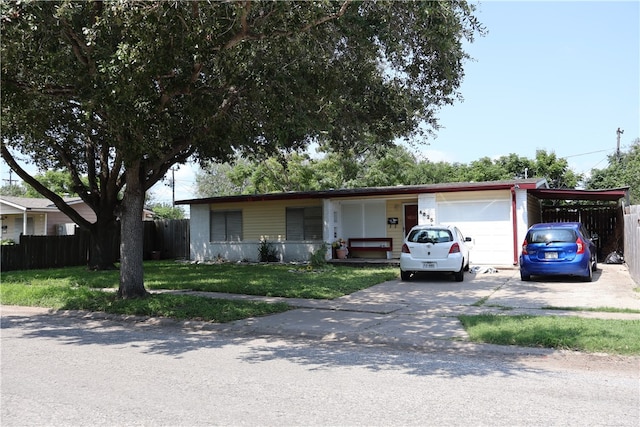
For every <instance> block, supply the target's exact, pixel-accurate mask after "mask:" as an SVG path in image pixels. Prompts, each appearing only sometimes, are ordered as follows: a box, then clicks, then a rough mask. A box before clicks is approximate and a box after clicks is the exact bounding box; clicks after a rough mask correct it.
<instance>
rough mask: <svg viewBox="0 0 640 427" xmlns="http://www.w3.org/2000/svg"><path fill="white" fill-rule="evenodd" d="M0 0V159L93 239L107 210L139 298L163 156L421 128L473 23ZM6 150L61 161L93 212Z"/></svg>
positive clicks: (282, 9)
mask: <svg viewBox="0 0 640 427" xmlns="http://www.w3.org/2000/svg"><path fill="white" fill-rule="evenodd" d="M0 8H1V11H2V18H1V19H2V23H1V25H2V28H1V29H2V57H1V62H2V65H1V66H2V81H1V83H2V141H1V144H2V147H1V149H2V155H3V157H4V158H5V160H6V161H7V163H8V164H9V166H10V167H11V168H12V169H13V170H15V171H16V173H17V174H18V175H19V176H20V177H21V178H22V179H23V180H24V181H25V182H26V183H28V184H29V185H31V186H33V187H34V188H35V189H36V190H37V191H38V192H40V193H41V194H43V195H44V196H46V197H48V198H50V199H51V200H52V201H53V202H54V203H55V204H56V206H58V208H60V210H61V211H63V212H64V213H66V214H67V215H68V216H69V217H70V218H71V219H73V220H74V221H76V222H77V223H78V224H79V225H80V226H81V227H85V228H88V229H89V230H91V232H92V235H95V236H96V239H97V241H102V237H104V236H101V235H100V233H104V232H105V230H106V233H110V230H111V227H113V224H114V223H115V219H116V217H119V218H120V221H121V236H122V241H121V246H120V261H121V265H120V288H119V295H121V296H122V297H124V298H129V297H138V296H144V295H146V289H145V287H144V282H143V277H144V275H143V266H142V222H141V218H142V208H143V203H144V196H145V192H146V191H147V190H148V189H149V188H150V187H151V186H152V185H153V184H154V183H155V182H157V181H158V180H159V179H161V178H162V177H163V176H164V174H165V173H166V172H167V171H168V170H169V168H170V167H171V166H172V165H174V164H176V163H182V162H185V161H186V160H187V159H188V158H190V157H193V158H195V159H196V160H210V159H214V160H222V161H224V160H227V159H228V158H229V157H230V156H232V155H233V154H235V153H237V152H242V153H243V154H244V155H245V156H248V157H260V156H264V155H268V154H270V153H272V152H274V151H276V150H296V149H299V148H302V147H304V146H305V145H306V144H308V143H309V142H310V141H316V142H320V143H322V144H327V145H329V146H332V147H334V148H336V149H338V150H339V149H341V148H352V147H353V144H354V141H366V142H367V144H377V145H380V146H384V145H388V144H390V143H391V141H392V140H393V139H394V138H396V137H398V136H409V135H411V134H412V133H413V132H414V131H415V130H416V129H419V127H418V124H420V123H425V122H426V123H427V124H428V125H431V126H432V127H434V126H437V124H436V114H435V113H436V112H437V110H438V109H439V108H440V107H441V106H442V105H444V104H449V103H452V102H453V101H455V100H456V98H457V96H458V93H457V88H458V87H459V85H460V83H461V79H462V77H463V67H462V66H463V62H464V59H465V58H466V54H465V52H464V50H463V48H462V44H463V41H464V39H467V40H470V41H471V40H472V39H473V37H474V35H475V34H477V33H478V32H482V28H481V26H480V24H479V23H478V22H477V20H476V19H475V17H474V16H473V7H472V6H470V5H468V4H467V3H466V2H464V1H446V2H444V1H442V2H440V1H433V2H423V1H416V2H396V1H376V2H373V1H368V2H354V1H350V0H341V1H322V2H271V1H248V0H246V1H228V2H208V1H202V2H196V1H192V2H186V1H185V2H178V1H175V2H169V1H126V0H121V1H92V2H77V1H58V2H40V1H21V2H17V1H16V2H10V1H5V2H2V3H0ZM363 135H366V138H364V137H361V136H363ZM16 155H24V156H26V157H27V158H28V159H30V160H31V161H33V162H34V163H36V164H37V166H38V167H39V168H40V169H58V168H64V169H66V170H68V171H69V172H70V173H71V175H72V177H73V180H74V186H75V187H74V189H75V190H76V192H77V193H78V195H79V196H80V197H82V199H83V200H85V202H87V204H88V205H89V206H91V207H92V208H93V209H94V211H95V212H96V214H97V217H98V219H97V222H96V223H95V224H89V223H87V222H86V221H85V220H83V219H82V218H81V217H80V216H79V215H78V214H77V213H76V212H75V211H74V210H73V209H72V208H71V207H70V206H68V205H66V204H65V203H64V201H63V200H62V198H61V197H59V196H57V195H56V194H55V193H53V192H51V191H50V190H49V189H48V188H47V187H45V186H44V185H42V184H41V183H40V182H38V181H37V180H35V179H34V178H33V177H31V176H30V175H29V174H28V173H27V172H26V171H25V170H24V169H23V168H21V167H20V164H19V163H18V162H17V161H15V159H14V156H16ZM83 175H86V176H87V178H88V182H87V183H83V182H82V180H81V179H80V177H81V176H83ZM120 194H122V196H119V195H120Z"/></svg>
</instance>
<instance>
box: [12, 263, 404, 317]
mask: <svg viewBox="0 0 640 427" xmlns="http://www.w3.org/2000/svg"><path fill="white" fill-rule="evenodd" d="M144 268H145V285H146V287H147V289H148V290H154V289H172V290H187V289H189V290H194V291H208V292H226V293H236V294H246V295H263V296H279V297H286V298H320V299H332V298H337V297H340V296H343V295H346V294H349V293H352V292H355V291H357V290H360V289H364V288H368V287H370V286H373V285H375V284H378V283H381V282H384V281H386V280H391V279H393V278H395V277H396V275H397V271H396V269H392V268H371V269H370V268H350V267H331V266H327V267H325V268H323V269H312V268H307V267H306V266H291V265H281V264H258V265H239V264H212V265H208V264H188V263H176V262H173V261H149V262H145V265H144ZM118 280H119V272H118V271H89V270H87V269H86V268H85V267H69V268H58V269H49V270H29V271H15V272H13V271H12V272H6V273H2V280H1V283H0V303H2V304H6V305H25V306H38V307H50V308H53V309H58V310H88V311H102V312H106V313H116V314H129V315H141V316H154V317H157V316H162V317H172V318H176V319H195V320H205V321H212V322H228V321H232V320H237V319H243V318H247V317H256V316H263V315H267V314H273V313H279V312H282V311H286V310H288V309H289V307H288V305H287V304H285V303H277V304H269V303H264V302H255V301H237V300H233V301H232V300H224V299H211V298H204V297H197V296H191V295H170V294H154V295H152V296H150V297H149V298H145V299H139V300H120V299H117V298H116V296H115V292H105V291H102V290H100V289H101V288H102V289H106V288H112V289H114V290H115V289H117V287H118Z"/></svg>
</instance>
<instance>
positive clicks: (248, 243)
mask: <svg viewBox="0 0 640 427" xmlns="http://www.w3.org/2000/svg"><path fill="white" fill-rule="evenodd" d="M571 191H572V193H571V197H567V198H578V196H579V194H578V193H580V190H571ZM583 191H585V190H583ZM610 191H613V190H610ZM562 192H563V190H553V189H549V188H548V184H547V181H546V180H545V179H538V178H536V179H518V180H506V181H491V182H467V183H446V184H433V185H409V186H395V187H371V188H357V189H339V190H325V191H308V192H286V193H270V194H255V195H238V196H226V197H212V198H202V199H192V200H181V201H176V204H177V205H190V212H191V215H190V217H191V224H190V228H191V231H190V233H191V236H190V238H191V248H190V254H191V255H190V256H191V259H192V260H199V261H206V260H214V259H217V258H222V259H225V260H229V261H239V260H250V261H255V260H258V259H259V255H258V248H259V246H260V242H261V241H263V240H266V241H267V242H270V243H271V244H273V246H274V247H275V249H276V250H277V251H278V254H279V257H280V260H282V261H285V262H287V261H303V260H305V261H306V260H308V259H309V254H310V253H311V252H314V251H315V250H317V249H318V248H320V247H321V246H322V245H323V244H331V243H332V242H335V241H337V240H340V239H342V240H344V241H345V242H347V244H348V246H349V252H350V255H349V256H352V257H362V258H375V257H378V258H399V256H400V251H401V248H402V243H403V240H404V236H405V234H406V233H407V232H408V231H409V230H410V229H411V227H413V226H414V225H416V224H452V225H456V226H457V227H458V228H459V229H460V230H461V232H462V233H463V234H464V235H465V236H467V237H471V238H472V239H473V242H472V244H473V248H472V251H471V255H470V258H471V263H473V264H489V265H501V266H504V265H514V264H517V262H518V255H519V253H520V246H521V244H522V241H523V240H524V236H525V234H526V232H527V229H528V228H529V226H530V225H533V224H535V223H537V222H541V221H542V205H541V202H540V200H541V199H544V198H554V197H562V196H561V194H562ZM585 192H586V193H588V194H589V196H590V197H591V196H594V195H595V194H596V193H594V192H590V191H585ZM534 193H535V194H537V195H534ZM559 194H560V195H559ZM625 194H626V193H625V191H623V190H616V191H615V192H614V193H611V194H609V193H606V194H605V195H606V196H607V197H609V200H613V199H615V198H618V199H620V198H621V197H624V195H625ZM327 256H328V257H329V258H330V257H331V256H332V252H331V251H328V255H327Z"/></svg>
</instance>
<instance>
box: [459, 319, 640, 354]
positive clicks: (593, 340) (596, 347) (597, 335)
mask: <svg viewBox="0 0 640 427" xmlns="http://www.w3.org/2000/svg"><path fill="white" fill-rule="evenodd" d="M458 318H459V319H460V321H461V322H462V324H463V326H464V327H465V329H466V330H467V333H468V334H469V337H470V339H471V340H472V341H474V342H483V343H490V344H498V345H517V346H521V347H544V348H554V349H566V350H576V351H584V352H589V353H613V354H622V355H640V321H638V320H609V319H607V320H604V319H585V318H580V317H572V316H571V317H569V316H563V317H559V316H526V315H521V316H506V315H496V314H484V315H477V316H467V315H462V316H459V317H458Z"/></svg>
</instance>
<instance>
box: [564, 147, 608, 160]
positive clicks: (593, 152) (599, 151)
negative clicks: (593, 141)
mask: <svg viewBox="0 0 640 427" xmlns="http://www.w3.org/2000/svg"><path fill="white" fill-rule="evenodd" d="M606 151H611V150H610V149H608V150H598V151H590V152H588V153H582V154H572V155H570V156H563V157H561V158H562V159H568V158H569V157H580V156H588V155H589V154H596V153H604V152H606Z"/></svg>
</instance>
